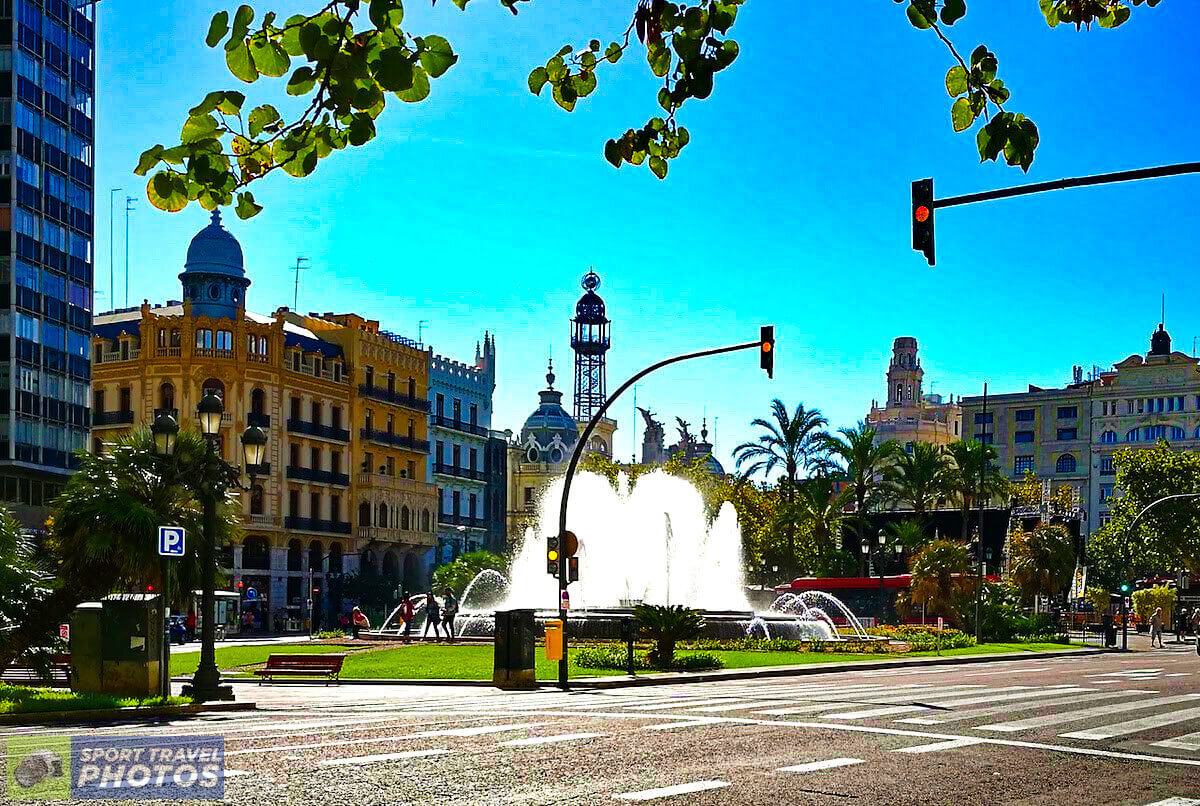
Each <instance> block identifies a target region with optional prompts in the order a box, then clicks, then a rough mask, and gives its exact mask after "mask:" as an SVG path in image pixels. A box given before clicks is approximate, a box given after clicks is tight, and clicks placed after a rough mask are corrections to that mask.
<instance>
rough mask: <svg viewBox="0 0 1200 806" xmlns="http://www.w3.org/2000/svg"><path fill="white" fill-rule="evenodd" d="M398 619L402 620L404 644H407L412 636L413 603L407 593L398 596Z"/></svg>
mask: <svg viewBox="0 0 1200 806" xmlns="http://www.w3.org/2000/svg"><path fill="white" fill-rule="evenodd" d="M400 618H402V619H404V642H405V643H408V641H409V639H410V637H411V635H412V623H413V603H412V599H410V598H408V591H404V592H403V593H401V594H400Z"/></svg>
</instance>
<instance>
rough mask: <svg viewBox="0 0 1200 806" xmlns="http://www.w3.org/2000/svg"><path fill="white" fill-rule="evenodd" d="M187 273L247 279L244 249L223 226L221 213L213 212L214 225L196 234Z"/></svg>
mask: <svg viewBox="0 0 1200 806" xmlns="http://www.w3.org/2000/svg"><path fill="white" fill-rule="evenodd" d="M183 270H184V271H185V272H204V273H205V274H229V275H233V276H235V277H245V276H246V272H245V269H244V268H243V266H242V247H241V244H239V243H238V242H237V239H236V238H234V237H233V235H232V234H231V233H230V232H229V230H227V229H225V228H224V227H222V226H221V213H220V211H219V210H213V214H212V223H211V224H209V225H208V226H207V227H205V228H204V229H202V230H200V231H199V232H197V233H196V235H195V237H193V238H192V242H191V243H190V244H189V245H188V250H187V261H186V262H185V263H184V264H183Z"/></svg>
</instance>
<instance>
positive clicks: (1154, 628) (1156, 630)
mask: <svg viewBox="0 0 1200 806" xmlns="http://www.w3.org/2000/svg"><path fill="white" fill-rule="evenodd" d="M1162 634H1163V612H1162V608H1161V607H1156V608H1154V614H1153V615H1152V616H1150V646H1154V639H1155V638H1157V639H1158V645H1159V646H1160V647H1161V646H1162V645H1163V639H1162Z"/></svg>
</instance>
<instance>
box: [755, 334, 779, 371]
mask: <svg viewBox="0 0 1200 806" xmlns="http://www.w3.org/2000/svg"><path fill="white" fill-rule="evenodd" d="M758 365H759V366H760V367H762V368H763V369H764V370H765V371H766V373H767V377H768V378H774V377H775V326H774V325H763V326H762V327H760V328H759V329H758Z"/></svg>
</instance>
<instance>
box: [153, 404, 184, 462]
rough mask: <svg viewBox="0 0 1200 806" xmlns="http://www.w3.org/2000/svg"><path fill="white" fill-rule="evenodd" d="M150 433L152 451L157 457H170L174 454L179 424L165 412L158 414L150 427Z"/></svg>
mask: <svg viewBox="0 0 1200 806" xmlns="http://www.w3.org/2000/svg"><path fill="white" fill-rule="evenodd" d="M150 433H151V434H153V435H154V450H155V452H157V453H158V455H159V456H164V457H165V456H171V455H173V454H174V453H175V437H176V436H178V435H179V423H177V422H175V418H174V417H172V416H171V415H170V414H167V413H166V412H165V411H163V412H159V415H158V416H157V417H155V418H154V422H153V423H151V425H150Z"/></svg>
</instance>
